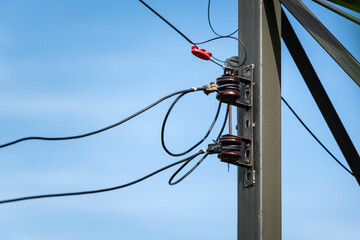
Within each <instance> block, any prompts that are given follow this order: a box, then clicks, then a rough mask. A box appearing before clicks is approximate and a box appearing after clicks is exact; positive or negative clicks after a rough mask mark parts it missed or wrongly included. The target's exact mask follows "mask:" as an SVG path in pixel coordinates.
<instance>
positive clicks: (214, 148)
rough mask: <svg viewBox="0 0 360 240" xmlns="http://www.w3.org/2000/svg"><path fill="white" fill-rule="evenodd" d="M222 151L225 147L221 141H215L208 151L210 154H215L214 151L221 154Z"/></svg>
mask: <svg viewBox="0 0 360 240" xmlns="http://www.w3.org/2000/svg"><path fill="white" fill-rule="evenodd" d="M222 151H223V147H222V144H221V143H219V142H216V141H214V143H212V144H209V145H208V149H207V152H208V153H209V154H214V153H217V154H219V153H221V152H222Z"/></svg>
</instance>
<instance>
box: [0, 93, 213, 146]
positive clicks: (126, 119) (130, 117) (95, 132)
mask: <svg viewBox="0 0 360 240" xmlns="http://www.w3.org/2000/svg"><path fill="white" fill-rule="evenodd" d="M205 89H206V88H205V87H199V88H190V89H185V90H181V91H177V92H174V93H171V94H169V95H166V96H165V97H162V98H160V99H159V100H157V101H156V102H154V103H152V104H150V105H149V106H147V107H145V108H143V109H141V110H140V111H138V112H136V113H134V114H132V115H131V116H129V117H127V118H125V119H123V120H121V121H120V122H117V123H114V124H112V125H110V126H107V127H104V128H101V129H99V130H95V131H92V132H88V133H84V134H80V135H74V136H68V137H25V138H20V139H17V140H15V141H12V142H8V143H5V144H2V145H0V148H4V147H8V146H11V145H14V144H16V143H19V142H23V141H28V140H45V141H61V140H72V139H79V138H84V137H89V136H91V135H95V134H98V133H101V132H104V131H106V130H109V129H111V128H114V127H117V126H119V125H121V124H123V123H125V122H127V121H129V120H130V119H132V118H134V117H136V116H138V115H140V114H141V113H143V112H145V111H147V110H149V109H150V108H152V107H154V106H156V105H157V104H159V103H161V102H162V101H164V100H166V99H168V98H170V97H172V96H175V95H178V94H181V93H189V92H196V91H203V90H205Z"/></svg>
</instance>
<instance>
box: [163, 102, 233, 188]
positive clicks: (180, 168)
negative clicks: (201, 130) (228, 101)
mask: <svg viewBox="0 0 360 240" xmlns="http://www.w3.org/2000/svg"><path fill="white" fill-rule="evenodd" d="M228 115H229V108H227V109H226V113H225V119H224V123H223V125H222V127H221V130H220V132H219V135H218V137H217V138H216V141H215V142H217V141H218V140H219V138H220V137H221V135H222V133H223V131H224V129H225V126H226V122H227V118H228ZM208 155H209V153H206V154H205V155H204V156H203V157H202V158H201V159H200V160H199V161H198V162H197V163H196V164H195V165H194V166H193V167H192V168H191V169H190V170H189V171H187V172H186V173H185V174H184V175H183V176H182V177H181V178H179V179H178V180H176V181H175V182H172V180H173V179H174V178H175V177H176V175H177V174H178V173H179V172H180V171H181V170H182V169H183V168H184V167H185V166H186V165H187V164H188V163H190V162H191V161H192V159H191V160H188V161H186V162H185V163H184V164H183V165H181V166H180V167H179V169H178V170H176V171H175V173H174V174H173V175H172V176H171V177H170V179H169V184H170V185H176V184H178V183H179V182H181V181H182V180H184V179H185V178H186V177H187V176H189V175H190V173H192V172H193V171H194V170H195V169H196V168H197V167H198V166H199V165H200V164H201V163H202V162H203V161H204V160H205V158H206V157H207V156H208Z"/></svg>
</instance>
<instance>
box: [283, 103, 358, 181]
mask: <svg viewBox="0 0 360 240" xmlns="http://www.w3.org/2000/svg"><path fill="white" fill-rule="evenodd" d="M281 100H282V101H283V102H284V103H285V105H286V106H287V107H288V108H289V109H290V111H291V112H292V113H293V114H294V116H295V117H296V118H297V120H298V121H299V122H300V123H301V125H303V127H304V128H305V129H306V130H307V131H308V132H309V133H310V135H311V136H312V137H313V138H314V139H315V140H316V141H317V142H318V143H319V144H320V146H321V147H323V149H324V150H325V151H326V152H327V153H328V154H329V155H330V156H331V157H332V158H333V159H334V160H335V161H336V162H337V163H338V164H339V165H340V166H341V167H343V168H344V169H345V170H346V171H347V172H348V173H350V174H351V175H353V176H354V174H353V173H352V172H351V171H350V170H349V169H348V168H347V167H345V166H344V165H343V164H342V163H341V162H340V161H339V160H338V159H337V158H336V157H335V156H334V155H333V154H332V153H331V152H330V150H329V149H327V147H325V145H324V144H323V143H322V142H321V141H320V140H319V139H318V138H317V137H316V136H315V134H314V133H313V132H312V131H311V130H310V129H309V128H308V127H307V126H306V124H305V123H304V122H303V121H302V120H301V118H300V117H299V115H298V114H297V113H296V112H295V110H294V109H293V108H292V107H291V106H290V104H289V103H288V102H287V101H286V100H285V99H284V98H283V97H281Z"/></svg>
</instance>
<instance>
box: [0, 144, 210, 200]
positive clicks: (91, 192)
mask: <svg viewBox="0 0 360 240" xmlns="http://www.w3.org/2000/svg"><path fill="white" fill-rule="evenodd" d="M205 152H206V150H204V149H201V150H200V151H199V152H198V153H195V154H193V155H191V156H189V157H187V158H185V159H182V160H180V161H177V162H174V163H171V164H169V165H167V166H165V167H163V168H160V169H159V170H156V171H155V172H152V173H150V174H148V175H146V176H144V177H142V178H139V179H137V180H135V181H132V182H129V183H126V184H123V185H120V186H115V187H110V188H102V189H97V190H89V191H81V192H70V193H55V194H44V195H34V196H28V197H20V198H13V199H7V200H1V201H0V204H5V203H11V202H20V201H25V200H31V199H40V198H53V197H68V196H79V195H87V194H95V193H102V192H109V191H114V190H117V189H121V188H125V187H128V186H131V185H134V184H136V183H138V182H141V181H144V180H145V179H147V178H149V177H152V176H154V175H155V174H158V173H160V172H162V171H164V170H166V169H168V168H171V167H173V166H176V165H178V164H180V163H183V162H186V161H191V160H192V159H194V158H196V157H197V156H199V155H201V154H204V153H205Z"/></svg>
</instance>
